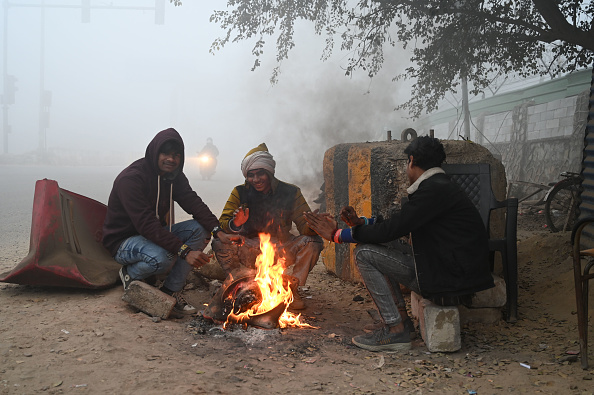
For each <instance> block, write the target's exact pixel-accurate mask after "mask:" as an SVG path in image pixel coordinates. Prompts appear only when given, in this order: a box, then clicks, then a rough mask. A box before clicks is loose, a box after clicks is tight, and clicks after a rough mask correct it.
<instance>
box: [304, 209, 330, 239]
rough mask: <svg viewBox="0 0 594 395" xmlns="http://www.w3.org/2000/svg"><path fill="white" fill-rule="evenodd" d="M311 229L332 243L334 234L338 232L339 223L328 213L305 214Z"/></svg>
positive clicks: (316, 211)
mask: <svg viewBox="0 0 594 395" xmlns="http://www.w3.org/2000/svg"><path fill="white" fill-rule="evenodd" d="M303 217H304V218H305V220H306V221H307V223H308V225H309V227H310V228H311V229H312V230H313V231H314V232H316V233H317V234H319V235H320V236H322V237H323V238H324V239H326V240H330V241H332V237H333V236H334V233H336V231H337V230H338V223H337V222H336V221H335V220H334V218H332V216H331V215H330V214H328V213H322V214H320V213H319V212H318V210H315V211H314V212H306V213H303Z"/></svg>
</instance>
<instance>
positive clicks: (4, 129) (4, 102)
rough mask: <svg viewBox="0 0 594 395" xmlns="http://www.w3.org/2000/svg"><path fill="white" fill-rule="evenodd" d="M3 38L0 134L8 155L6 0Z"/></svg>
mask: <svg viewBox="0 0 594 395" xmlns="http://www.w3.org/2000/svg"><path fill="white" fill-rule="evenodd" d="M2 5H3V6H4V38H3V40H2V86H3V87H4V94H3V95H2V132H3V133H2V134H3V137H4V138H3V145H2V149H3V152H4V154H7V153H8V134H9V133H10V125H9V124H8V106H9V105H10V104H9V102H10V100H9V98H8V97H7V96H8V94H9V91H8V83H9V82H8V60H7V54H8V0H4V2H3V4H2Z"/></svg>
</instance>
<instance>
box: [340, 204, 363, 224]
mask: <svg viewBox="0 0 594 395" xmlns="http://www.w3.org/2000/svg"><path fill="white" fill-rule="evenodd" d="M340 219H342V220H343V221H344V223H345V224H347V225H348V226H357V225H363V224H364V223H365V220H363V219H362V218H359V216H358V215H357V212H356V211H355V209H354V208H353V207H351V206H346V207H343V208H342V210H340Z"/></svg>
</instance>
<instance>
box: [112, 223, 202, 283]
mask: <svg viewBox="0 0 594 395" xmlns="http://www.w3.org/2000/svg"><path fill="white" fill-rule="evenodd" d="M171 233H173V234H174V235H176V236H177V237H178V238H179V239H180V240H181V241H183V242H184V243H185V244H187V245H188V247H190V248H191V249H192V250H194V251H202V250H204V248H205V247H206V245H207V244H208V241H209V238H210V232H207V231H206V230H205V229H204V228H203V227H202V225H200V224H199V223H198V222H197V221H195V220H193V219H191V220H187V221H184V222H180V223H177V224H174V225H173V226H172V228H171ZM114 259H115V260H116V262H118V263H119V264H121V265H125V266H126V269H127V271H128V274H129V275H130V277H131V278H132V279H133V280H143V279H145V278H147V277H149V276H152V275H154V274H163V273H167V272H169V274H168V275H167V278H166V279H165V281H164V283H163V286H164V287H166V288H168V289H170V290H171V291H174V292H177V291H181V289H182V288H183V287H184V285H185V284H186V277H187V276H188V274H189V273H190V271H191V270H192V266H191V265H190V264H189V263H188V262H186V260H185V259H182V258H179V257H178V256H177V254H173V253H171V252H169V251H167V250H165V249H164V248H163V247H160V246H158V245H157V244H155V243H153V242H152V241H150V240H148V239H146V238H145V237H143V236H140V235H138V236H132V237H129V238H127V239H126V240H124V241H123V242H122V244H121V245H120V248H118V252H117V253H116V255H115V256H114Z"/></svg>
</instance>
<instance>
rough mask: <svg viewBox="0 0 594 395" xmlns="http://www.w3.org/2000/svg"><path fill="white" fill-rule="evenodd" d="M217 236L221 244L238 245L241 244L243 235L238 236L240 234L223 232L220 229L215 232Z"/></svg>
mask: <svg viewBox="0 0 594 395" xmlns="http://www.w3.org/2000/svg"><path fill="white" fill-rule="evenodd" d="M217 236H218V237H219V240H220V241H221V243H223V244H237V245H239V246H242V245H243V242H244V239H243V236H240V235H230V234H228V233H225V232H223V231H220V232H219V233H218V234H217Z"/></svg>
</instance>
